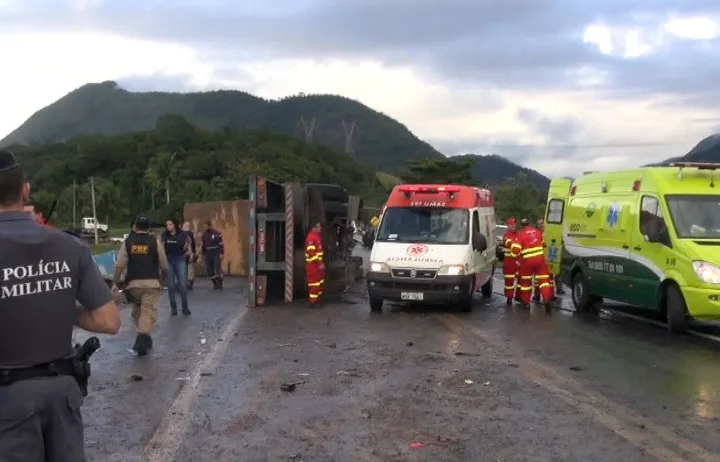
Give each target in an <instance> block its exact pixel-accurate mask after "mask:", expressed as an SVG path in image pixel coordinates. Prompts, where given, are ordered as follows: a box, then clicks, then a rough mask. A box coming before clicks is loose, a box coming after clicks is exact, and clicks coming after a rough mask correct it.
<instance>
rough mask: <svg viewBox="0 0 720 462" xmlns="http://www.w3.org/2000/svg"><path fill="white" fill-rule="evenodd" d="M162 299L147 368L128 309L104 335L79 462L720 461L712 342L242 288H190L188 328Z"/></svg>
mask: <svg viewBox="0 0 720 462" xmlns="http://www.w3.org/2000/svg"><path fill="white" fill-rule="evenodd" d="M501 285H502V283H501V282H500V281H498V280H496V288H499V287H501ZM166 298H167V297H164V300H163V305H162V315H161V317H160V321H159V325H158V327H157V328H156V332H155V334H154V336H153V337H154V343H155V350H154V351H153V352H152V353H151V355H150V356H148V357H147V358H142V359H139V358H137V357H135V356H134V355H133V354H131V353H130V352H128V351H127V349H128V348H130V347H131V345H132V342H133V340H134V333H133V332H132V327H131V323H130V317H129V310H127V309H126V310H124V312H123V322H124V326H123V329H122V330H121V333H120V334H119V335H117V336H116V337H113V338H103V339H101V340H103V349H101V350H100V351H99V352H98V353H97V354H96V355H95V356H94V357H93V377H92V378H91V395H90V396H89V397H88V398H87V399H86V402H85V406H84V408H83V415H84V418H85V421H86V439H87V454H88V460H89V461H135V460H137V461H142V460H148V461H185V460H187V461H197V460H218V461H225V460H227V461H286V460H294V461H384V462H385V461H405V460H408V461H415V460H417V461H440V460H442V461H491V462H492V461H498V460H499V461H520V460H522V461H555V460H557V461H574V460H578V461H638V462H639V461H651V460H666V461H683V460H688V461H704V460H707V461H716V460H718V461H720V456H718V455H717V454H720V439H719V438H718V437H717V434H718V428H719V427H720V401H719V400H720V396H719V394H718V391H717V390H718V389H720V356H719V353H720V345H717V344H715V343H713V342H709V341H706V340H702V339H696V338H693V337H688V336H673V335H671V334H669V333H666V332H665V331H663V330H662V329H659V328H657V327H654V326H649V325H646V324H644V323H640V322H636V321H633V320H628V319H624V318H622V317H619V316H614V315H608V314H606V313H602V314H601V315H600V316H593V315H583V316H580V315H576V314H573V313H571V312H568V311H562V310H555V311H553V312H552V313H551V314H546V313H545V312H544V310H543V309H542V307H540V306H536V307H533V309H532V310H531V311H530V312H525V311H523V310H521V309H520V308H519V307H518V306H514V307H512V308H505V306H504V300H503V299H502V298H500V297H498V296H495V297H493V298H492V299H489V300H484V299H482V298H480V297H479V296H478V298H477V299H476V304H475V309H474V311H473V312H472V313H456V312H453V310H452V309H451V308H442V307H440V308H433V307H430V308H416V307H412V306H410V307H407V306H399V305H388V304H386V306H385V310H384V312H383V313H382V314H372V313H370V311H369V307H368V306H367V301H366V297H365V295H364V292H363V290H362V288H360V287H359V288H356V289H354V290H353V291H351V292H350V293H349V294H348V295H347V297H346V302H345V303H342V304H333V305H328V306H325V307H323V308H321V309H316V310H311V309H309V308H307V307H306V306H305V305H303V304H301V303H299V304H296V305H292V306H273V307H264V308H260V309H254V310H248V309H247V308H246V305H247V302H246V298H245V284H244V282H243V281H241V280H234V281H233V280H231V281H229V283H228V284H227V288H226V289H225V290H224V291H223V292H217V291H213V290H211V289H210V286H209V284H207V283H205V282H204V281H201V282H199V283H197V285H196V288H195V291H193V292H191V299H190V300H191V308H192V309H193V314H192V315H191V316H190V317H188V318H184V317H182V316H178V317H176V318H171V317H170V316H169V308H168V304H167V300H166ZM564 303H565V306H566V307H567V303H568V302H567V301H565V302H564ZM84 337H85V335H83V334H78V339H79V340H81V339H83V338H84ZM283 384H293V385H294V391H282V390H281V386H282V385H283Z"/></svg>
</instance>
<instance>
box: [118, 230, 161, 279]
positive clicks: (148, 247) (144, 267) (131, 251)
mask: <svg viewBox="0 0 720 462" xmlns="http://www.w3.org/2000/svg"><path fill="white" fill-rule="evenodd" d="M125 250H126V251H127V255H128V265H127V276H126V277H125V282H130V281H133V280H138V279H158V278H159V277H160V275H159V271H160V263H159V260H158V248H157V239H156V238H155V236H151V235H149V234H146V233H132V234H131V235H130V236H128V238H127V239H125Z"/></svg>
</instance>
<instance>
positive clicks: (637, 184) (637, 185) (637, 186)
mask: <svg viewBox="0 0 720 462" xmlns="http://www.w3.org/2000/svg"><path fill="white" fill-rule="evenodd" d="M633 191H640V180H635V181H633Z"/></svg>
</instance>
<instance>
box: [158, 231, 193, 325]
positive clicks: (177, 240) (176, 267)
mask: <svg viewBox="0 0 720 462" xmlns="http://www.w3.org/2000/svg"><path fill="white" fill-rule="evenodd" d="M161 239H162V242H163V245H164V246H165V254H167V259H168V273H167V274H168V276H167V288H168V298H170V311H171V314H172V315H173V316H177V302H176V301H175V291H178V292H180V302H181V303H182V313H183V314H184V315H189V314H190V308H189V307H188V299H187V284H186V279H185V264H186V263H185V257H186V256H187V255H188V253H189V252H190V238H189V237H188V234H187V233H186V232H185V231H183V230H182V229H180V223H179V222H178V221H177V220H174V219H171V220H167V221H166V222H165V231H164V232H163V233H162V238H161Z"/></svg>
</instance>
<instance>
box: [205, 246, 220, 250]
mask: <svg viewBox="0 0 720 462" xmlns="http://www.w3.org/2000/svg"><path fill="white" fill-rule="evenodd" d="M219 248H220V246H219V245H208V246H206V247H205V250H217V249H219Z"/></svg>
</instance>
